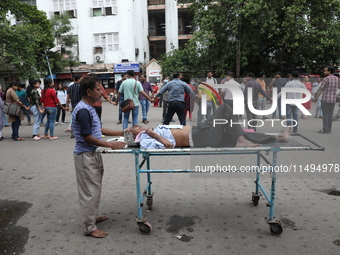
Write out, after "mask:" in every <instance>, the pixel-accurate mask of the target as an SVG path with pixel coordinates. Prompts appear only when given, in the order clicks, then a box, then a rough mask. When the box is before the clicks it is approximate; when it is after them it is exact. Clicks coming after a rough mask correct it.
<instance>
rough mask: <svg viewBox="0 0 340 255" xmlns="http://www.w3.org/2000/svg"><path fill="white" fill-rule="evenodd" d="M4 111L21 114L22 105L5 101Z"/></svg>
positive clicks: (10, 113)
mask: <svg viewBox="0 0 340 255" xmlns="http://www.w3.org/2000/svg"><path fill="white" fill-rule="evenodd" d="M2 112H3V113H4V114H8V115H13V116H20V113H21V107H20V106H19V105H18V104H17V103H11V102H9V101H5V102H4V106H3V108H2Z"/></svg>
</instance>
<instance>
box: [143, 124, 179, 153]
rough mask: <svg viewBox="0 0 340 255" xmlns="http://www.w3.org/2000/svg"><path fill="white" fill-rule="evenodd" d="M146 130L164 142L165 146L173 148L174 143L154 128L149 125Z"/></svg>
mask: <svg viewBox="0 0 340 255" xmlns="http://www.w3.org/2000/svg"><path fill="white" fill-rule="evenodd" d="M145 132H146V133H147V134H148V135H149V136H150V137H152V138H154V139H156V140H157V141H158V142H160V143H162V144H164V147H165V148H173V147H174V145H173V144H172V143H171V142H170V141H169V140H168V139H166V138H164V137H162V136H160V135H159V134H157V133H155V132H153V128H151V127H149V128H147V129H146V130H145Z"/></svg>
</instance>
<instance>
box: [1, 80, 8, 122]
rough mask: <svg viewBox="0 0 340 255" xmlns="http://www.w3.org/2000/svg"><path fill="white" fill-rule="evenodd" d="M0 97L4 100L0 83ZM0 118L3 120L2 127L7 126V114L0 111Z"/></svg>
mask: <svg viewBox="0 0 340 255" xmlns="http://www.w3.org/2000/svg"><path fill="white" fill-rule="evenodd" d="M0 97H1V98H2V101H5V98H6V96H5V92H4V91H3V90H2V85H1V84H0ZM0 118H1V119H2V120H3V124H4V127H8V126H9V124H8V122H7V116H6V114H4V113H3V112H2V111H1V113H0Z"/></svg>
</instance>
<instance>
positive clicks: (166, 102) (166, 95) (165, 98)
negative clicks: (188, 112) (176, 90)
mask: <svg viewBox="0 0 340 255" xmlns="http://www.w3.org/2000/svg"><path fill="white" fill-rule="evenodd" d="M169 81H170V77H165V78H164V79H163V84H162V85H161V86H160V88H159V89H158V91H161V89H162V88H163V87H164V86H165V85H166V84H167V83H168V82H169ZM162 99H163V111H162V121H161V122H162V123H163V122H164V120H165V116H166V113H167V112H168V105H169V91H165V92H164V94H162ZM171 122H175V120H174V119H172V120H171Z"/></svg>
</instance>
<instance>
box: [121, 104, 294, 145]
mask: <svg viewBox="0 0 340 255" xmlns="http://www.w3.org/2000/svg"><path fill="white" fill-rule="evenodd" d="M232 118H233V115H232V109H231V107H230V106H229V105H228V104H223V105H221V106H220V107H218V108H217V109H216V110H215V112H214V114H213V115H212V116H211V117H210V118H209V119H208V120H207V121H206V122H204V123H202V124H200V125H199V126H198V127H196V126H193V127H190V126H179V127H178V126H177V127H175V128H172V127H171V126H164V125H158V126H157V128H155V129H154V128H151V127H149V128H146V127H144V126H139V125H134V126H133V127H130V128H128V129H126V130H125V135H124V137H125V140H126V141H125V142H126V143H127V144H128V146H133V145H136V143H137V144H138V143H139V146H140V147H141V148H143V149H164V148H174V147H199V148H204V147H211V148H221V147H259V146H261V144H266V143H271V142H274V141H282V142H288V141H289V135H290V128H289V127H287V128H285V130H284V131H283V132H282V133H280V134H277V135H266V134H263V133H246V132H244V131H243V129H242V128H241V126H240V125H239V124H235V122H237V120H234V121H233V122H234V124H232V125H231V124H229V123H232V122H231V121H230V120H231V119H232ZM214 119H226V120H229V121H228V123H227V124H223V125H222V124H220V125H214Z"/></svg>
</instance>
